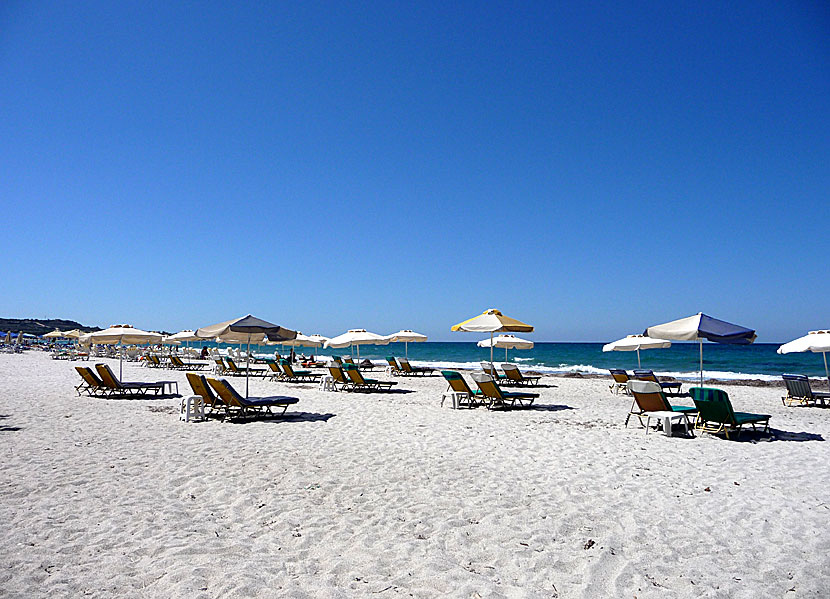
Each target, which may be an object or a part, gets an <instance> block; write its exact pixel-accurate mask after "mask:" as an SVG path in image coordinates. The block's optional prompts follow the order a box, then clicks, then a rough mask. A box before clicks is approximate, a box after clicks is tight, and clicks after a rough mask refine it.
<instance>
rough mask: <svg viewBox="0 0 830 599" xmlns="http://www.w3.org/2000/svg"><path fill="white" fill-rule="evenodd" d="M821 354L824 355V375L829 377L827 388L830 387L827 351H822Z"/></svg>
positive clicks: (828, 378)
mask: <svg viewBox="0 0 830 599" xmlns="http://www.w3.org/2000/svg"><path fill="white" fill-rule="evenodd" d="M821 355H822V356H824V376H826V377H827V388H828V389H830V372H828V371H827V352H824V351H823V352H821Z"/></svg>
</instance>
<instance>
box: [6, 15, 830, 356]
mask: <svg viewBox="0 0 830 599" xmlns="http://www.w3.org/2000/svg"><path fill="white" fill-rule="evenodd" d="M170 4H175V5H174V6H171V5H170ZM618 4H624V6H619V5H618ZM828 40H830V9H828V5H827V4H826V3H820V2H763V1H761V2H758V1H754V2H734V3H728V5H724V4H723V3H706V2H688V3H683V2H680V3H666V2H635V3H612V2H602V3H600V2H586V3H552V2H539V3H513V4H506V3H505V4H495V5H493V6H490V4H488V3H485V4H482V3H472V2H470V3H464V2H458V3H449V4H448V3H443V2H441V3H432V2H422V3H418V4H417V5H415V6H406V5H404V4H401V3H355V4H354V5H348V4H345V3H315V2H307V3H305V2H304V3H284V4H281V3H220V2H216V3H211V2H205V3H181V4H178V3H167V2H159V3H152V2H135V3H130V2H123V3H122V2H116V3H113V2H78V3H63V4H59V3H47V2H43V3H37V2H35V3H31V2H14V1H12V2H6V3H3V4H2V5H0V139H3V140H4V141H3V143H2V144H0V205H2V214H3V216H4V219H3V220H4V222H5V223H6V226H5V227H4V229H5V234H4V235H3V236H2V238H0V253H2V256H3V260H2V269H0V275H2V279H3V283H4V288H3V293H2V296H0V297H2V299H0V316H5V317H19V318H22V317H36V318H40V317H43V318H46V317H55V318H72V319H76V320H79V321H81V322H83V323H88V324H95V325H99V326H107V325H109V324H111V323H115V322H129V323H132V324H133V325H135V326H140V327H142V328H153V329H167V330H178V329H181V328H195V327H199V326H204V325H207V324H211V323H214V322H218V321H221V320H225V319H228V318H231V317H234V316H239V315H243V314H245V313H253V314H255V315H257V316H260V317H262V318H266V319H268V320H273V321H275V322H278V323H279V324H282V325H283V326H287V327H291V328H296V329H299V330H302V331H303V332H306V333H314V332H320V333H323V334H327V335H335V334H338V333H340V332H342V331H344V330H346V329H347V328H354V327H364V328H367V329H370V330H373V331H375V332H379V333H388V332H392V331H395V330H398V329H400V328H413V329H416V330H419V331H421V332H424V333H427V334H428V335H430V337H431V338H432V339H434V340H470V339H471V337H470V336H469V335H458V334H452V333H450V332H449V327H450V326H451V325H452V324H454V323H456V322H459V321H461V320H463V319H465V318H468V317H471V316H473V315H475V314H477V313H479V312H481V311H483V310H484V309H486V308H489V307H498V308H500V309H501V310H502V311H503V312H505V313H506V314H509V315H511V316H515V317H517V318H520V319H522V320H525V321H527V322H530V323H532V324H534V325H535V326H536V333H535V334H534V335H533V338H534V339H536V340H537V341H546V340H550V341H568V340H574V341H576V340H585V341H607V340H610V339H615V338H617V337H620V336H622V335H625V334H626V333H631V332H639V331H641V330H642V329H643V328H645V327H646V326H648V325H651V324H657V323H660V322H664V321H667V320H671V319H674V318H679V317H682V316H687V315H689V314H693V313H696V312H698V311H703V312H706V313H708V314H710V315H712V316H715V317H719V318H724V319H726V320H730V321H732V322H736V323H738V324H742V325H745V326H749V327H753V328H756V329H757V330H758V333H759V341H779V340H780V341H785V340H788V339H790V338H794V337H797V336H800V335H802V334H803V333H804V332H805V331H806V330H808V329H812V328H817V327H830V309H828V302H827V297H828V296H830V277H828V276H827V274H828V268H827V255H828V243H827V239H828V230H830V209H828V191H830V168H828V165H830V114H829V113H830V41H828Z"/></svg>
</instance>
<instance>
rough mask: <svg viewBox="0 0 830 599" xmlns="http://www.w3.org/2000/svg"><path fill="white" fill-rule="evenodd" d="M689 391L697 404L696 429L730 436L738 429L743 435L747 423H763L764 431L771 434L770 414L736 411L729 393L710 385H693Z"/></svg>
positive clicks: (753, 427)
mask: <svg viewBox="0 0 830 599" xmlns="http://www.w3.org/2000/svg"><path fill="white" fill-rule="evenodd" d="M689 393H690V394H691V396H692V399H693V400H694V402H695V406H697V419H696V420H695V430H700V431H703V432H704V433H710V434H713V435H717V434H719V433H724V434H725V435H726V438H727V439H728V438H729V433H730V431H731V432H735V431H737V433H738V437H740V436H741V428H742V427H743V425H745V424H749V425H752V429H753V430H756V427H755V425H758V424H763V425H764V428H763V431H762V432H765V433H767V434H769V432H770V430H769V419H770V415H769V414H752V413H750V412H736V411H735V410H733V409H732V402H731V401H729V395H727V393H726V391H723V390H721V389H713V388H710V387H692V388H691V389H689Z"/></svg>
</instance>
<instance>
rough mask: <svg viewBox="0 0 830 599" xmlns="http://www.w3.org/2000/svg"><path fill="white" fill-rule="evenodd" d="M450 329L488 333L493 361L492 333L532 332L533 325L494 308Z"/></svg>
mask: <svg viewBox="0 0 830 599" xmlns="http://www.w3.org/2000/svg"><path fill="white" fill-rule="evenodd" d="M450 330H451V331H456V332H466V333H490V361H491V362H492V361H493V333H532V332H533V325H530V324H525V323H523V322H522V321H520V320H516V319H515V318H510V317H509V316H505V315H504V314H502V313H501V312H499V311H498V310H496V309H495V308H490V309H489V310H485V311H484V312H483V313H482V314H479V315H478V316H475V317H473V318H468V319H467V320H465V321H464V322H459V323H458V324H457V325H454V326H453V327H452V328H450Z"/></svg>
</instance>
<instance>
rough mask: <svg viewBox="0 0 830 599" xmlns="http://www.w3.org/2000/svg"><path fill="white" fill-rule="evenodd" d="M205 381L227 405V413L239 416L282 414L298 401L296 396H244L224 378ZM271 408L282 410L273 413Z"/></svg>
mask: <svg viewBox="0 0 830 599" xmlns="http://www.w3.org/2000/svg"><path fill="white" fill-rule="evenodd" d="M206 380H207V382H208V383H209V384H210V386H211V387H213V390H214V391H216V394H217V395H218V396H219V398H220V399H221V400H222V401H223V402H224V403H225V405H227V406H228V407H227V410H228V415H229V416H233V415H239V416H243V417H245V416H262V415H266V414H267V415H270V416H282V415H283V414H285V411H286V410H287V409H288V406H291V405H294V404H295V403H297V402H298V401H300V400H299V399H298V398H296V397H288V396H286V395H275V396H272V397H248V398H244V397H242V396H241V395H240V394H239V393H237V392H236V389H234V388H233V387H232V386H231V384H230V383H229V382H228V381H226V380H225V379H206ZM271 408H282V412H280V413H278V414H275V413H274V412H272V411H271Z"/></svg>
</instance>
